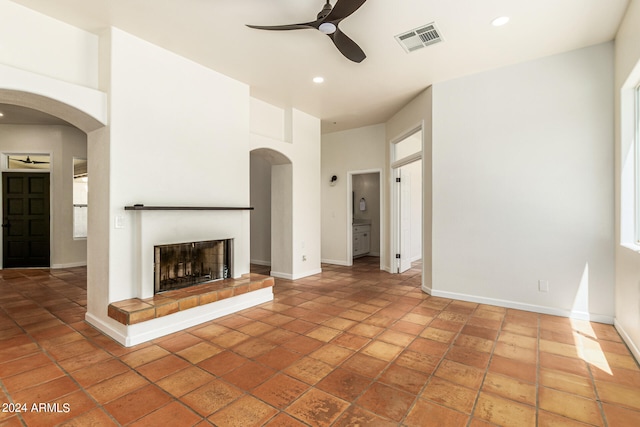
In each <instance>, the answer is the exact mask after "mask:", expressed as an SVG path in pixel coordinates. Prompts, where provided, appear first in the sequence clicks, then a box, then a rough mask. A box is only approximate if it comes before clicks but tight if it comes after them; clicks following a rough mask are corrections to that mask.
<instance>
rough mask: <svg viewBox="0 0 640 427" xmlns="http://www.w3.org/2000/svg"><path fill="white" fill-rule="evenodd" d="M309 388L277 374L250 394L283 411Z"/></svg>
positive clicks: (300, 382) (286, 376)
mask: <svg viewBox="0 0 640 427" xmlns="http://www.w3.org/2000/svg"><path fill="white" fill-rule="evenodd" d="M309 387H310V386H309V385H308V384H305V383H303V382H302V381H298V380H296V379H294V378H291V377H289V376H288V375H283V374H277V375H276V376H274V377H273V378H271V379H269V380H267V381H266V382H264V383H263V384H261V385H259V386H258V387H256V388H255V389H254V390H253V391H252V392H251V394H252V395H254V396H256V397H257V398H259V399H262V400H264V401H265V402H267V403H268V404H270V405H271V406H273V407H275V408H278V409H284V408H286V407H287V406H289V405H290V404H291V403H292V402H293V401H294V400H296V399H297V398H299V397H300V396H301V395H302V394H303V393H304V392H306V391H307V390H308V389H309ZM334 394H335V393H334Z"/></svg>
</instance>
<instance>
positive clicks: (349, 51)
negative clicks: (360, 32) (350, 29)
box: [329, 28, 367, 62]
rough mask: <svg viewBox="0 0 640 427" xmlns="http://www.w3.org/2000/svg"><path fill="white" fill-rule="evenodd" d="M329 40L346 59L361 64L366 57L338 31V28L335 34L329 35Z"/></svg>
mask: <svg viewBox="0 0 640 427" xmlns="http://www.w3.org/2000/svg"><path fill="white" fill-rule="evenodd" d="M329 37H330V38H331V40H333V44H335V45H336V47H337V48H338V50H339V51H340V52H341V53H342V54H343V55H344V56H345V57H346V58H347V59H350V60H351V61H353V62H362V61H363V60H364V59H365V58H366V57H367V55H365V54H364V51H363V50H362V49H361V48H360V46H358V45H357V44H356V42H354V41H353V40H351V39H350V38H349V37H348V36H347V35H346V34H345V33H343V32H342V31H340V28H338V29H336V32H335V33H333V34H329Z"/></svg>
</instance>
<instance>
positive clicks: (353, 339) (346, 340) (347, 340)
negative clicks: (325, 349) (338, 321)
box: [332, 332, 371, 351]
mask: <svg viewBox="0 0 640 427" xmlns="http://www.w3.org/2000/svg"><path fill="white" fill-rule="evenodd" d="M369 342H371V340H370V339H369V338H365V337H362V336H359V335H353V334H350V333H346V332H345V333H343V334H342V335H340V336H338V337H337V338H336V339H334V340H333V341H332V343H333V344H336V345H339V346H341V347H345V348H348V349H351V350H354V351H357V350H360V349H361V348H362V347H364V346H365V345H367V344H368V343H369Z"/></svg>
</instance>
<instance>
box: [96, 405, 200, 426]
mask: <svg viewBox="0 0 640 427" xmlns="http://www.w3.org/2000/svg"><path fill="white" fill-rule="evenodd" d="M201 420H202V417H200V416H199V415H196V414H195V413H194V412H193V411H192V410H191V409H190V408H188V407H186V406H184V405H183V404H181V403H179V402H175V401H174V402H170V403H169V404H167V405H165V406H163V407H161V408H160V409H158V410H157V411H154V412H151V413H150V414H149V415H145V416H144V417H142V418H140V419H139V420H138V421H136V422H134V423H132V424H130V427H156V426H160V425H167V426H185V427H186V426H194V425H196V424H197V423H198V422H199V421H201ZM85 425H89V424H85ZM96 425H97V424H96Z"/></svg>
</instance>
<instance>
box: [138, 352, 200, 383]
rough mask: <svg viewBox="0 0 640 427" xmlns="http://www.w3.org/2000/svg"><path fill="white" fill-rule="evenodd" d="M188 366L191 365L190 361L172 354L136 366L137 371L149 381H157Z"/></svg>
mask: <svg viewBox="0 0 640 427" xmlns="http://www.w3.org/2000/svg"><path fill="white" fill-rule="evenodd" d="M187 366H189V362H187V361H185V360H184V359H182V358H181V357H178V356H176V355H173V354H170V355H168V356H165V357H163V358H161V359H157V360H154V361H153V362H149V363H147V364H146V365H142V366H140V367H138V368H136V371H138V372H139V373H140V374H141V375H142V376H144V377H145V378H147V379H148V380H149V381H153V382H155V381H158V380H160V379H162V378H164V377H166V376H168V375H171V374H173V373H174V372H176V371H179V370H181V369H184V368H186V367H187Z"/></svg>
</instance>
